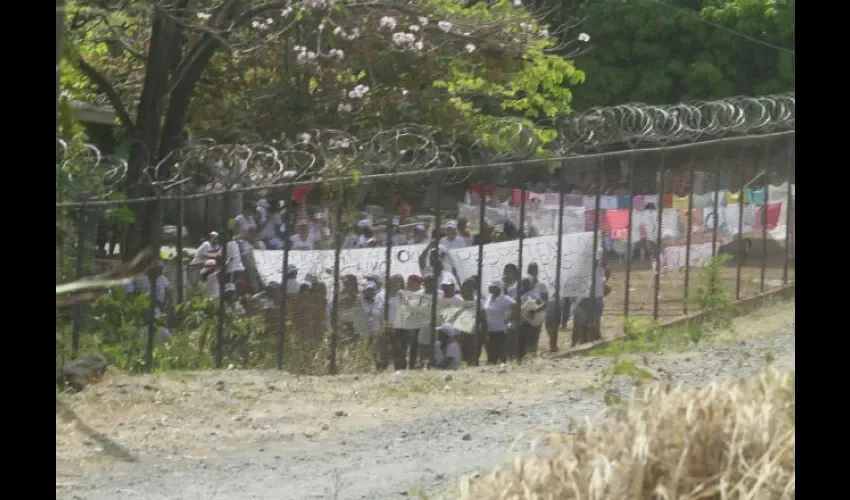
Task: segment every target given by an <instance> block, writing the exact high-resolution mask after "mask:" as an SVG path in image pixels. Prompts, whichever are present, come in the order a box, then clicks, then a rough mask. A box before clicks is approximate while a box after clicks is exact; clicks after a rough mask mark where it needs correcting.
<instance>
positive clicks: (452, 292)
mask: <svg viewBox="0 0 850 500" xmlns="http://www.w3.org/2000/svg"><path fill="white" fill-rule="evenodd" d="M452 278H453V277H449V276H443V277H442V279H441V280H440V288H441V290H440V291H441V292H442V297H443V298H444V299H447V300H451V301H452V302H458V303H462V302H463V297H461V296H460V295H458V294H457V293H456V292H457V289H456V288H455V280H453V279H452Z"/></svg>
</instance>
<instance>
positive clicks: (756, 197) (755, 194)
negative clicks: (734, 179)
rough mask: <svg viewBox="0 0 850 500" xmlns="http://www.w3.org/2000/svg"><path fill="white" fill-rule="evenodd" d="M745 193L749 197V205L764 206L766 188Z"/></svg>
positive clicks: (747, 200)
mask: <svg viewBox="0 0 850 500" xmlns="http://www.w3.org/2000/svg"><path fill="white" fill-rule="evenodd" d="M744 193H745V194H746V195H747V199H746V202H747V203H752V204H753V205H763V204H764V188H758V189H745V190H744Z"/></svg>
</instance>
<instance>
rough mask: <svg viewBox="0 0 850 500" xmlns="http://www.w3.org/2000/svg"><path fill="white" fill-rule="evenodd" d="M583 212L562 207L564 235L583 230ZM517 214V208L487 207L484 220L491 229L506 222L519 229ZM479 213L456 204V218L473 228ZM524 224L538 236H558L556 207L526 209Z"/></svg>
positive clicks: (579, 209)
mask: <svg viewBox="0 0 850 500" xmlns="http://www.w3.org/2000/svg"><path fill="white" fill-rule="evenodd" d="M584 211H585V209H584V207H570V206H565V207H564V225H563V229H564V234H571V233H580V232H582V231H584V230H585V228H584V226H585V222H584ZM519 212H520V209H519V208H518V207H510V206H503V207H498V208H492V207H487V208H486V210H485V212H484V220H485V221H486V222H487V224H488V225H490V226H492V227H499V226H501V225H502V224H504V223H505V222H506V221H510V222H511V223H512V224H513V225H514V226H516V227H519ZM480 213H481V211H480V209H479V207H478V206H475V205H467V204H465V203H458V216H464V217H466V219H467V220H468V221H469V222H470V223H472V225H473V226H475V227H477V226H478V221H479V217H480ZM525 222H526V224H527V225H531V226H534V227H535V228H537V231H538V234H539V235H540V236H545V235H550V234H558V206H557V205H555V206H551V205H544V206H540V207H534V208H532V207H530V206H529V207H526V212H525Z"/></svg>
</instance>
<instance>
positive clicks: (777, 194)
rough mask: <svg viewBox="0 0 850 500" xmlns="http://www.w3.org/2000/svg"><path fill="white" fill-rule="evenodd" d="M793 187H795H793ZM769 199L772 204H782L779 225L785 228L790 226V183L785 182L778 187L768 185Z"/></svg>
mask: <svg viewBox="0 0 850 500" xmlns="http://www.w3.org/2000/svg"><path fill="white" fill-rule="evenodd" d="M792 187H793V185H792ZM767 199H768V200H769V201H770V202H771V203H772V202H779V203H782V210H781V211H780V212H779V225H780V226H785V225H787V224H788V183H787V182H783V183H782V184H780V185H778V186H776V185H773V184H768V186H767Z"/></svg>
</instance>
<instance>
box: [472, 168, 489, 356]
mask: <svg viewBox="0 0 850 500" xmlns="http://www.w3.org/2000/svg"><path fill="white" fill-rule="evenodd" d="M479 187H480V189H481V191H480V195H481V196H480V199H479V200H478V262H477V264H478V287H477V288H478V293H477V294H476V296H475V335H476V339H475V342H476V344H475V348H473V352H476V353H478V358H476V359H475V361H474V363H475V365H476V366H477V365H478V362H479V359H480V357H481V353H480V352H479V350H478V342H479V340H480V338H481V321H480V318H481V300H482V298H483V297H484V292H485V291H486V290H487V285H486V284H485V283H484V278H483V273H484V239H485V234H486V235H487V236H486V239H487V242H488V243H489V242H490V235H492V234H493V232H492V231H493V228H491V227H489V226H488V227H487V232H486V233H485V232H484V226H485V224H487V218H486V215H487V187H486V184H485V182H484V179H483V177H482V179H481V181H480V184H479Z"/></svg>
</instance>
